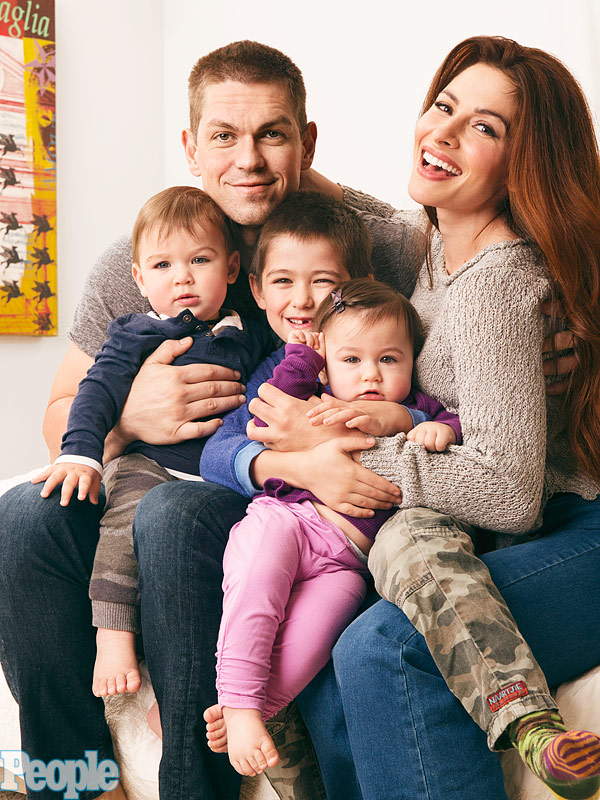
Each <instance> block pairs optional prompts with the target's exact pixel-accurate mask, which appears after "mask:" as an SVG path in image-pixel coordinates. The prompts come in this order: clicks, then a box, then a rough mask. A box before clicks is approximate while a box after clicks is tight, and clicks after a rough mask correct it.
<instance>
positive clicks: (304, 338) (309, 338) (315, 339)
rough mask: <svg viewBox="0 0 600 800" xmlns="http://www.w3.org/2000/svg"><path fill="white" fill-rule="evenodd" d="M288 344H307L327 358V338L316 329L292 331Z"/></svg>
mask: <svg viewBox="0 0 600 800" xmlns="http://www.w3.org/2000/svg"><path fill="white" fill-rule="evenodd" d="M288 344H305V345H306V346H307V347H310V348H312V349H313V350H316V351H317V353H319V354H320V355H322V356H323V358H325V340H324V338H323V334H322V333H316V332H315V331H290V333H289V334H288Z"/></svg>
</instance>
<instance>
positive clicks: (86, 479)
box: [31, 461, 102, 506]
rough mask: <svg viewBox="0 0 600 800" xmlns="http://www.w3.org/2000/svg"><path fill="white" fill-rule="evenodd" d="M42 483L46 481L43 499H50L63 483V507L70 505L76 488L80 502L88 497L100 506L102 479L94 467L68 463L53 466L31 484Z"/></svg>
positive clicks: (37, 476) (42, 492) (61, 494)
mask: <svg viewBox="0 0 600 800" xmlns="http://www.w3.org/2000/svg"><path fill="white" fill-rule="evenodd" d="M42 481H46V483H45V484H44V486H43V488H42V491H41V492H40V494H41V496H42V497H50V495H51V493H52V491H53V490H54V489H55V488H56V487H57V486H58V485H59V484H60V483H62V485H63V487H62V491H61V493H60V504H61V506H68V505H69V501H70V500H71V497H72V496H73V490H74V489H75V487H78V491H77V499H78V500H85V498H86V497H89V500H90V502H91V503H93V504H94V505H98V495H99V494H100V484H101V483H102V478H101V477H100V473H99V472H98V471H97V470H95V469H94V468H93V467H88V466H87V465H85V464H71V463H69V462H67V461H65V462H60V463H59V464H52V465H51V466H50V467H47V468H46V469H45V470H43V471H42V472H40V474H39V475H36V477H35V478H33V479H32V481H31V482H32V483H41V482H42Z"/></svg>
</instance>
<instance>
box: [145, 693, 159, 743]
mask: <svg viewBox="0 0 600 800" xmlns="http://www.w3.org/2000/svg"><path fill="white" fill-rule="evenodd" d="M146 719H147V720H148V725H149V727H150V730H151V731H152V732H153V733H155V734H156V735H157V736H158V738H159V739H162V725H161V723H160V711H159V710H158V703H157V702H156V700H155V701H154V705H152V706H151V707H150V711H148V715H147V717H146Z"/></svg>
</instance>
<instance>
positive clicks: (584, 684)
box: [0, 475, 600, 800]
mask: <svg viewBox="0 0 600 800" xmlns="http://www.w3.org/2000/svg"><path fill="white" fill-rule="evenodd" d="M29 477H30V475H23V476H17V477H15V478H12V479H9V480H3V481H0V495H1V494H2V493H3V492H5V491H6V490H7V489H9V488H10V487H11V486H15V485H17V484H18V483H21V482H23V481H24V480H26V479H28V478H29ZM599 635H600V634H599ZM142 673H143V683H142V688H141V690H140V691H139V692H137V693H136V694H135V695H120V696H116V697H111V698H109V699H108V700H107V702H106V717H107V720H108V724H109V726H110V729H111V733H112V736H113V742H114V746H115V751H116V755H117V759H118V761H119V766H120V769H121V776H122V781H123V785H124V788H125V791H126V793H127V796H128V798H129V800H158V763H159V760H160V754H161V742H160V740H159V739H158V738H157V737H156V736H155V735H154V734H153V733H152V731H151V730H150V728H149V727H148V725H147V722H146V713H147V711H148V709H149V708H150V706H151V705H152V703H153V702H154V693H153V691H152V686H151V684H150V680H149V677H148V674H147V672H146V669H145V665H144V664H142ZM556 697H557V700H558V705H559V706H560V710H561V712H562V714H563V716H564V718H565V720H566V722H567V723H568V724H569V726H570V727H578V728H582V729H584V730H591V731H594V732H596V733H598V734H600V667H598V668H596V669H594V670H592V671H591V672H588V673H587V674H586V675H583V676H582V677H580V678H578V679H577V680H575V681H572V682H570V683H566V684H563V685H562V686H561V687H559V689H558V691H557V693H556ZM20 749H21V747H20V733H19V712H18V707H17V704H16V703H15V701H14V699H13V697H12V695H11V693H10V691H9V689H8V686H7V685H6V681H5V680H4V675H3V674H2V672H1V670H0V750H20ZM223 757H224V758H225V756H223ZM502 766H503V768H504V774H505V783H506V789H507V793H508V796H509V798H510V800H554V795H553V794H552V793H551V792H550V791H549V790H547V789H546V787H544V786H543V784H541V783H540V782H539V781H538V780H537V779H536V778H535V777H534V776H533V774H532V773H531V772H529V770H528V769H526V768H525V767H524V766H523V764H522V762H521V761H520V759H519V757H518V755H517V753H516V752H514V751H513V752H510V753H505V754H503V755H502ZM277 797H278V795H277V794H276V793H275V791H274V790H273V789H272V787H271V786H270V785H269V783H268V782H267V780H266V779H265V777H264V776H261V777H260V778H247V779H245V780H244V783H243V786H242V792H241V794H240V800H276V798H277ZM284 800H292V799H291V797H286V798H284Z"/></svg>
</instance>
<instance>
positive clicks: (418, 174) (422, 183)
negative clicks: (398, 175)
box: [408, 64, 516, 216]
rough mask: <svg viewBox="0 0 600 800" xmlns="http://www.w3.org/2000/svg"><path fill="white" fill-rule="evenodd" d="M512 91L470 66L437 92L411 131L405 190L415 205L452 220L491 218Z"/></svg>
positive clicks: (488, 70) (500, 188) (501, 182)
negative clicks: (410, 161)
mask: <svg viewBox="0 0 600 800" xmlns="http://www.w3.org/2000/svg"><path fill="white" fill-rule="evenodd" d="M515 113H516V109H515V97H514V86H513V84H512V83H511V81H510V80H509V79H508V77H507V76H506V75H505V74H504V73H502V72H500V70H498V69H495V68H494V67H490V66H488V65H487V64H475V65H473V66H472V67H468V68H467V69H465V70H464V71H463V72H461V73H460V74H459V75H457V76H456V78H454V80H453V81H451V82H450V83H449V84H448V86H446V88H445V89H444V90H443V91H441V92H440V94H439V95H438V97H437V98H436V100H435V102H434V104H433V105H432V107H431V108H430V109H429V110H428V111H426V112H425V113H424V114H423V116H422V117H421V118H420V119H419V121H418V123H417V127H416V129H415V152H414V163H413V170H412V174H411V177H410V181H409V184H408V191H409V194H410V196H411V197H412V198H413V200H415V201H416V202H417V203H421V204H422V205H425V206H433V207H435V208H437V209H447V210H449V211H451V212H454V213H458V214H464V215H468V214H481V213H484V214H487V213H488V212H491V213H492V215H493V216H495V215H496V213H497V210H498V207H499V205H500V203H501V201H502V200H503V198H504V196H505V195H506V164H507V151H508V148H507V142H508V131H509V127H510V123H511V120H512V119H513V117H514V114H515Z"/></svg>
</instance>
